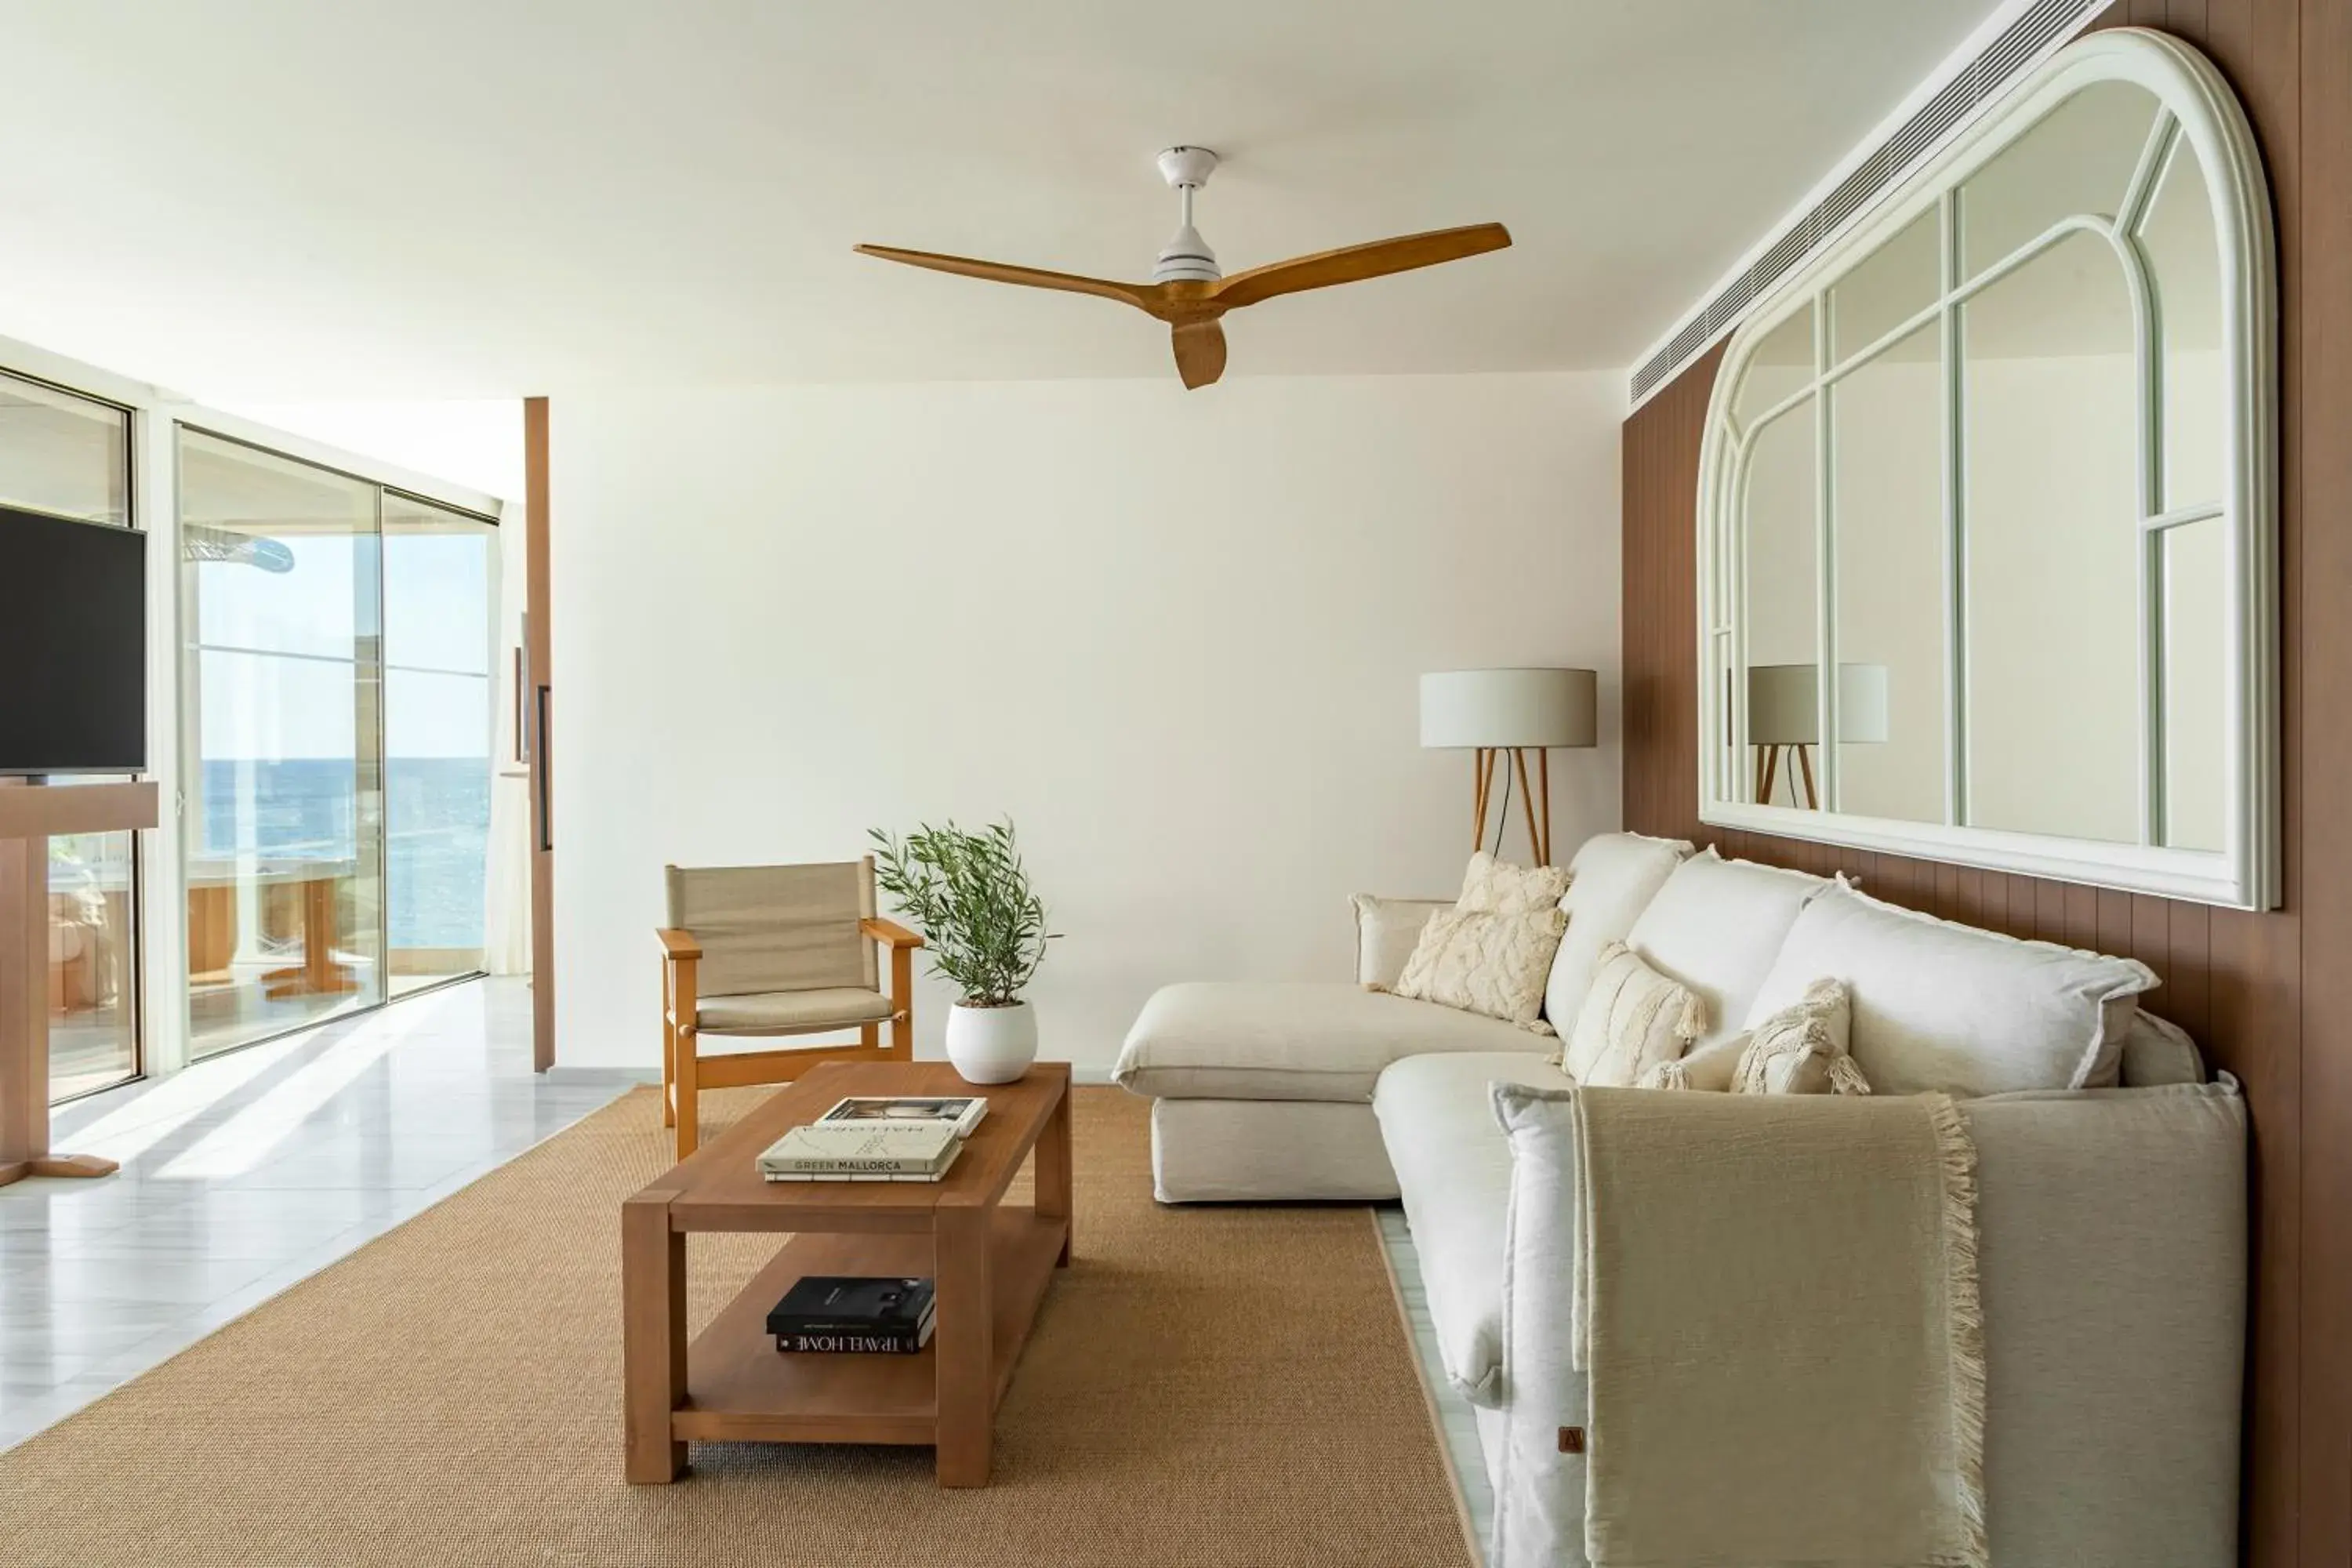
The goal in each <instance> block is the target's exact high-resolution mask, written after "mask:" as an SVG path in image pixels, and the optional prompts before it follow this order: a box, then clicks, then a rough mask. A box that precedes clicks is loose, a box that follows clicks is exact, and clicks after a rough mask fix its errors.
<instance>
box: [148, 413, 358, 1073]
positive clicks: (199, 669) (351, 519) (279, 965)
mask: <svg viewBox="0 0 2352 1568" xmlns="http://www.w3.org/2000/svg"><path fill="white" fill-rule="evenodd" d="M180 508H181V525H182V531H183V534H184V546H185V553H186V555H187V560H186V562H185V563H184V570H183V574H182V583H183V586H184V593H185V595H186V609H185V616H184V625H185V626H187V628H188V635H189V637H190V639H191V643H190V647H189V651H188V656H187V658H186V660H185V661H184V669H185V670H186V672H187V673H186V675H185V677H184V682H183V696H184V712H183V718H182V723H183V726H184V729H183V743H184V746H185V749H186V754H187V757H188V765H187V768H186V772H185V775H184V781H185V782H184V788H185V791H186V794H187V796H188V801H187V819H188V823H189V834H190V842H189V847H188V851H187V861H188V864H187V871H188V968H189V974H190V995H189V1004H188V1010H189V1031H190V1047H191V1049H192V1051H193V1052H194V1054H195V1055H198V1056H203V1055H207V1054H210V1053H211V1052H214V1051H217V1050H223V1049H226V1048H227V1047H231V1046H237V1045H243V1044H246V1043H247V1042H249V1041H252V1040H256V1039H259V1038H262V1037H266V1036H269V1035H275V1034H280V1033H283V1032H284V1031H286V1030H288V1029H290V1028H297V1027H299V1026H302V1025H304V1024H308V1023H312V1022H315V1021H316V1020H318V1019H320V1018H322V1017H326V1016H330V1015H332V1014H335V1013H340V1012H345V1011H348V1010H350V1009H352V1008H353V1007H358V1006H365V1005H371V1004H373V1003H375V1002H380V1001H382V1000H383V979H384V977H383V951H382V948H383V940H382V932H383V880H382V879H383V766H382V762H381V758H380V757H379V755H378V742H377V735H378V733H379V727H378V715H377V710H376V709H377V700H378V686H379V680H380V667H379V662H378V661H379V658H380V647H379V645H380V643H381V641H382V638H381V637H380V635H379V631H378V622H377V614H378V612H377V604H378V584H377V577H378V563H379V546H378V540H377V532H376V492H375V488H374V487H373V486H372V485H368V484H365V483H362V482H361V481H359V480H357V479H346V478H344V477H343V476H341V475H339V474H332V473H329V472H327V471H325V470H323V469H320V468H310V467H309V466H308V465H305V464H301V463H298V462H295V461H293V460H292V459H290V458H282V457H279V456H278V455H276V454H273V453H267V452H260V451H257V450H255V449H253V448H251V447H242V446H239V445H237V444H236V443H234V442H228V441H224V440H220V439H218V438H216V437H210V436H205V435H202V434H199V433H197V432H194V431H184V432H183V433H182V435H181V438H180Z"/></svg>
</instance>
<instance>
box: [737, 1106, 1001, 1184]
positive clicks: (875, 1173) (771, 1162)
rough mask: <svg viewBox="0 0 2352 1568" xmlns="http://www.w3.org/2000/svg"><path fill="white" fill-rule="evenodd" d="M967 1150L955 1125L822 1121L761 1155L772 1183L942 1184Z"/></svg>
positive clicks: (795, 1131)
mask: <svg viewBox="0 0 2352 1568" xmlns="http://www.w3.org/2000/svg"><path fill="white" fill-rule="evenodd" d="M962 1151H963V1140H962V1139H961V1138H959V1137H957V1136H956V1131H955V1128H954V1126H953V1124H952V1123H949V1122H944V1121H942V1122H934V1123H928V1124H924V1125H919V1126H910V1125H908V1124H906V1123H904V1122H900V1123H895V1124H893V1123H887V1122H856V1121H845V1122H844V1121H835V1122H817V1123H815V1124H814V1125H811V1126H807V1127H795V1128H793V1130H792V1131H789V1132H787V1133H785V1134H784V1135H783V1136H782V1138H779V1139H777V1140H776V1141H775V1142H773V1143H771V1144H770V1145H768V1150H767V1152H765V1153H763V1154H761V1156H760V1174H761V1175H762V1176H765V1177H766V1178H767V1179H768V1180H770V1181H772V1182H840V1181H852V1182H856V1181H866V1182H936V1181H938V1180H939V1179H940V1177H942V1176H944V1175H946V1174H947V1173H948V1167H949V1166H950V1165H952V1164H954V1163H955V1158H956V1156H957V1155H958V1154H959V1153H961V1152H962Z"/></svg>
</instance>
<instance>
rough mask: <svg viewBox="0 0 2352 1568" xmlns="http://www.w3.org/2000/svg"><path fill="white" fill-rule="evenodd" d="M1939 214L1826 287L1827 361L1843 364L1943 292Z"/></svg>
mask: <svg viewBox="0 0 2352 1568" xmlns="http://www.w3.org/2000/svg"><path fill="white" fill-rule="evenodd" d="M1942 237H1943V216H1942V214H1940V213H1939V212H1937V209H1935V208H1933V207H1930V208H1928V209H1927V211H1926V212H1924V213H1921V214H1920V215H1919V216H1917V217H1916V218H1915V219H1913V220H1912V221H1911V222H1910V223H1908V224H1906V225H1905V226H1904V227H1903V230H1902V232H1901V233H1899V234H1897V235H1896V236H1895V237H1894V238H1892V239H1890V240H1888V241H1886V242H1885V244H1884V245H1881V246H1880V247H1878V248H1877V249H1875V250H1874V251H1872V252H1871V253H1870V256H1869V258H1867V259H1865V260H1864V262H1863V263H1862V265H1860V266H1859V267H1856V268H1854V269H1853V271H1851V272H1849V273H1847V274H1846V275H1845V276H1844V277H1843V278H1841V279H1838V280H1837V281H1836V282H1835V283H1833V284H1832V285H1831V286H1830V291H1829V300H1830V361H1831V363H1843V362H1845V361H1846V360H1849V359H1852V358H1853V356H1854V355H1855V354H1857V353H1861V352H1862V351H1863V350H1864V349H1866V348H1868V347H1869V346H1870V345H1871V344H1873V343H1874V342H1877V341H1878V340H1879V339H1881V338H1883V337H1885V335H1886V334H1887V333H1889V332H1891V331H1894V330H1895V328H1897V327H1899V326H1901V325H1902V324H1903V323H1904V322H1906V321H1909V320H1910V319H1911V318H1912V317H1914V316H1916V315H1917V314H1918V313H1919V312H1920V311H1922V310H1926V309H1927V307H1928V306H1930V305H1932V304H1934V303H1935V302H1936V300H1937V299H1938V298H1939V297H1941V295H1942V294H1943V291H1944V269H1943V264H1942V262H1941V261H1940V260H1939V259H1938V257H1939V254H1940V251H1941V249H1942V247H1941V244H1940V241H1941V239H1942Z"/></svg>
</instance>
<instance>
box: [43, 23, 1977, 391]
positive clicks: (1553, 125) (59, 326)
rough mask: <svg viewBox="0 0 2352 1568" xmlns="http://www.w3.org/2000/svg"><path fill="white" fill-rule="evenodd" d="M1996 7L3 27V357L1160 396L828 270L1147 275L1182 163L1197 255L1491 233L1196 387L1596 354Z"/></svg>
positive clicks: (1293, 329) (996, 300) (1021, 313)
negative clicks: (1476, 247)
mask: <svg viewBox="0 0 2352 1568" xmlns="http://www.w3.org/2000/svg"><path fill="white" fill-rule="evenodd" d="M1993 8H1994V7H1993V3H1992V0H1507V3H1489V4H1470V3H1465V0H1456V3H1455V4H1453V5H1440V4H1432V3H1430V0H1355V3H1352V4H1349V3H1341V0H1321V3H1315V4H1309V3H1307V0H1195V3H1193V4H1189V5H1138V4H1129V3H1126V0H1118V3H1106V0H1097V3H1091V4H1089V3H1085V0H1075V3H1026V0H979V3H975V0H863V3H852V0H824V3H813V0H792V3H782V0H765V3H762V0H688V3H671V4H658V3H654V0H562V3H561V4H554V3H547V0H537V3H534V0H337V3H336V4H331V5H320V4H317V3H315V0H276V3H270V0H175V3H174V4H172V5H151V6H147V7H144V8H142V9H140V10H139V11H137V12H135V13H134V12H130V11H126V10H124V9H123V8H121V7H115V6H105V5H56V4H49V3H44V0H0V38H5V58H6V71H7V77H8V90H7V91H6V93H5V95H0V146H5V147H6V148H7V149H8V150H9V151H8V153H7V154H6V155H5V157H0V333H6V334H9V335H13V336H16V337H20V338H24V339H27V340H30V341H32V342H38V343H41V344H43V345H44V346H46V347H49V348H52V349H55V350H58V351H59V352H62V353H68V354H73V355H76V356H79V357H80V358H84V359H89V360H93V361H96V362H99V363H104V364H107V365H109V366H110V367H112V368H115V369H119V370H121V371H124V372H126V373H129V374H135V375H140V376H143V377H146V378H149V379H152V380H156V381H160V382H163V383H165V384H170V385H174V386H178V387H181V388H183V389H184V390H186V391H189V392H193V393H194V394H197V395H201V396H205V397H208V398H294V397H369V396H376V397H381V396H446V397H458V396H495V395H514V394H520V393H524V392H531V391H559V392H560V391H561V390H562V389H564V388H566V387H571V386H578V385H584V384H605V383H613V382H618V381H645V382H651V383H656V384H724V383H741V382H772V381H788V380H869V379H906V378H934V377H958V378H961V377H991V378H994V377H1005V378H1026V377H1038V376H1079V375H1165V374H1171V371H1170V369H1169V363H1168V348H1167V342H1166V333H1165V331H1164V329H1161V328H1159V327H1158V326H1157V325H1156V324H1155V323H1153V322H1152V321H1150V320H1148V319H1147V318H1145V317H1143V316H1142V315H1140V314H1139V313H1137V312H1134V311H1132V310H1126V309H1124V308H1123V307H1120V306H1118V305H1115V304H1112V303H1109V302H1107V301H1104V300H1094V299H1088V298H1084V297H1080V296H1070V295H1057V294H1041V293H1037V292H1035V291H1033V290H1027V289H1009V288H1003V287H1001V286H996V285H990V284H984V283H980V282H975V281H971V280H969V279H958V278H950V277H943V276H939V275H934V274H929V273H923V272H918V271H914V270H911V269H908V268H898V267H893V266H890V265H887V264H886V263H882V262H878V261H874V260H869V259H866V258H861V257H857V256H854V255H852V254H851V252H850V248H849V247H850V246H851V245H852V244H853V243H855V242H856V241H859V240H873V241H879V242H883V243H887V244H896V245H903V246H909V247H917V248H922V249H934V250H946V251H952V252H958V253H961V254H966V255H976V256H982V257H988V258H995V259H1001V260H1008V261H1018V262H1024V263H1028V264H1031V265H1035V266H1043V267H1049V268H1057V269H1061V270H1069V271H1080V272H1090V273H1097V274H1101V275H1106V276H1111V277H1120V278H1129V279H1141V278H1144V277H1148V276H1149V272H1150V265H1151V260H1152V257H1153V255H1154V253H1155V252H1156V251H1157V250H1158V248H1159V247H1160V243H1161V242H1162V241H1163V240H1164V239H1165V238H1166V237H1167V235H1168V233H1169V231H1170V230H1171V228H1172V227H1173V226H1174V223H1175V207H1174V197H1173V195H1171V193H1170V192H1169V191H1168V190H1167V188H1166V187H1165V186H1163V185H1162V184H1160V180H1159V177H1158V175H1157V174H1156V173H1155V172H1154V170H1153V168H1152V163H1151V158H1152V154H1153V153H1155V152H1156V151H1157V150H1158V149H1159V148H1160V147H1161V146H1163V145H1166V144H1168V143H1171V142H1180V141H1183V142H1200V143H1203V144H1206V145H1209V146H1212V147H1214V148H1215V149H1217V150H1218V151H1219V152H1220V153H1223V154H1224V155H1225V157H1226V159H1227V163H1225V165H1224V166H1223V168H1221V169H1220V170H1219V171H1218V172H1217V174H1216V176H1215V178H1214V180H1213V182H1212V183H1211V184H1210V187H1209V189H1208V190H1207V191H1206V192H1205V193H1203V195H1202V202H1201V211H1200V226H1201V228H1202V232H1203V233H1204V234H1205V235H1206V236H1207V237H1208V239H1209V241H1210V243H1211V244H1212V245H1213V246H1214V247H1216V249H1217V251H1218V253H1219V256H1220V258H1222V259H1223V263H1224V265H1225V268H1226V269H1227V270H1228V271H1238V270H1240V269H1241V268H1244V267H1249V266H1253V265H1256V264H1258V263H1260V262H1264V261H1267V260H1272V259H1276V258H1281V257H1285V256H1289V255H1295V254H1298V253H1301V252H1306V251H1313V250H1319V249H1325V248H1328V247H1333V246H1338V245H1346V244H1352V243H1356V242H1359V241H1362V240H1368V239H1373V238H1378V237H1384V236H1388V235H1392V234H1399V233H1406V232H1411V231H1413V230H1418V229H1425V228H1434V227H1441V226H1450V225H1454V224H1463V223H1471V222H1476V221H1482V220H1486V219H1500V220H1501V221H1503V222H1505V223H1507V224H1508V225H1509V226H1510V227H1511V230H1512V232H1513V234H1514V235H1515V236H1516V237H1517V245H1516V247H1514V248H1512V249H1510V250H1507V251H1504V252H1502V253H1500V254H1498V255H1495V256H1489V257H1483V258H1476V259H1474V260H1469V261H1464V262H1458V263H1455V264H1453V265H1451V266H1447V267H1442V268H1435V269H1433V270H1430V271H1425V272H1421V273H1416V274H1412V275H1410V276H1405V277H1401V278H1395V279H1384V280H1381V281H1377V282H1370V283H1364V284H1360V285H1356V286H1353V287H1349V288H1343V289H1333V290H1328V291H1326V292H1322V293H1318V294H1312V295H1307V296H1300V297H1296V298H1292V299H1286V300H1276V301H1273V302H1270V303H1268V304H1265V305H1263V306H1259V307H1255V308H1253V309H1251V310H1248V311H1246V312H1244V313H1243V314H1241V315H1238V316H1236V317H1234V320H1233V321H1232V322H1230V323H1229V335H1230V337H1231V339H1232V342H1233V370H1232V371H1231V372H1230V373H1229V374H1237V375H1248V374H1307V373H1358V372H1415V371H1465V370H1539V369H1568V368H1616V367H1622V366H1623V365H1625V364H1626V363H1629V362H1630V361H1631V360H1632V359H1633V357H1634V356H1635V354H1636V353H1639V352H1640V351H1641V350H1642V349H1643V347H1644V346H1646V345H1647V344H1648V343H1649V342H1651V341H1652V340H1653V339H1654V338H1655V337H1656V335H1657V334H1658V333H1659V332H1660V331H1663V330H1664V328H1665V327H1666V326H1667V325H1668V324H1669V323H1670V322H1671V321H1672V319H1673V318H1674V317H1675V314H1676V313H1677V312H1679V311H1680V310H1682V309H1683V308H1684V307H1685V306H1687V305H1688V304H1690V303H1691V302H1692V301H1693V300H1694V299H1695V298H1696V296H1697V294H1698V293H1699V292H1700V290H1701V289H1704V288H1705V287H1706V285H1707V284H1709V283H1710V282H1712V281H1713V280H1714V279H1716V278H1717V276H1718V275H1719V274H1720V273H1721V272H1722V271H1723V270H1724V269H1725V268H1727V267H1728V266H1729V265H1730V264H1731V262H1732V261H1734V260H1735V259H1736V258H1738V256H1739V254H1740V253H1741V252H1742V251H1743V250H1744V249H1745V248H1746V247H1748V245H1749V244H1750V243H1751V242H1752V241H1753V240H1755V239H1756V238H1757V237H1759V234H1760V233H1761V232H1762V230H1763V229H1764V227H1765V226H1767V225H1769V223H1770V222H1771V221H1772V220H1773V219H1775V218H1776V217H1778V216H1780V214H1781V213H1782V212H1783V211H1785V210H1786V209H1787V208H1788V207H1789V206H1790V205H1791V204H1792V203H1793V202H1794V201H1795V200H1796V198H1797V197H1799V196H1800V195H1802V194H1803V193H1804V192H1805V191H1807V190H1808V189H1809V188H1811V186H1812V184H1814V183H1815V182H1816V181H1817V180H1818V179H1819V178H1820V177H1821V176H1822V174H1824V173H1826V172H1827V170H1828V169H1829V167H1830V166H1831V164H1832V163H1834V162H1835V161H1836V159H1837V158H1838V157H1839V156H1840V155H1841V154H1843V153H1844V152H1845V151H1846V150H1847V149H1848V148H1849V147H1850V146H1852V145H1853V142H1855V141H1857V140H1858V139H1859V138H1860V137H1861V136H1862V135H1863V134H1864V132H1867V131H1868V130H1869V129H1870V128H1871V127H1872V126H1873V125H1874V124H1875V123H1876V122H1877V121H1879V120H1880V119H1881V118H1882V117H1883V116H1884V115H1885V113H1886V112H1887V111H1888V110H1890V109H1892V108H1893V107H1894V106H1895V103H1896V102H1897V101H1898V100H1901V98H1902V97H1903V96H1904V94H1905V93H1906V91H1907V90H1908V89H1910V88H1911V87H1912V86H1913V85H1914V84H1915V83H1916V82H1917V81H1918V80H1919V79H1921V78H1922V77H1924V76H1925V75H1926V74H1927V72H1928V71H1929V70H1930V69H1932V68H1934V66H1935V65H1936V63H1937V61H1938V60H1940V59H1941V58H1943V57H1944V56H1945V55H1946V54H1948V52H1949V51H1951V50H1952V49H1953V48H1954V47H1957V46H1958V44H1959V43H1960V42H1961V41H1962V40H1963V39H1964V38H1965V37H1967V36H1968V35H1969V33H1970V32H1971V31H1972V30H1973V29H1974V28H1975V27H1976V26H1978V25H1979V23H1981V22H1982V21H1983V20H1984V18H1985V16H1987V15H1989V14H1990V11H1991V10H1992V9H1993ZM134 16H135V20H134V19H133V17H134Z"/></svg>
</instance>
